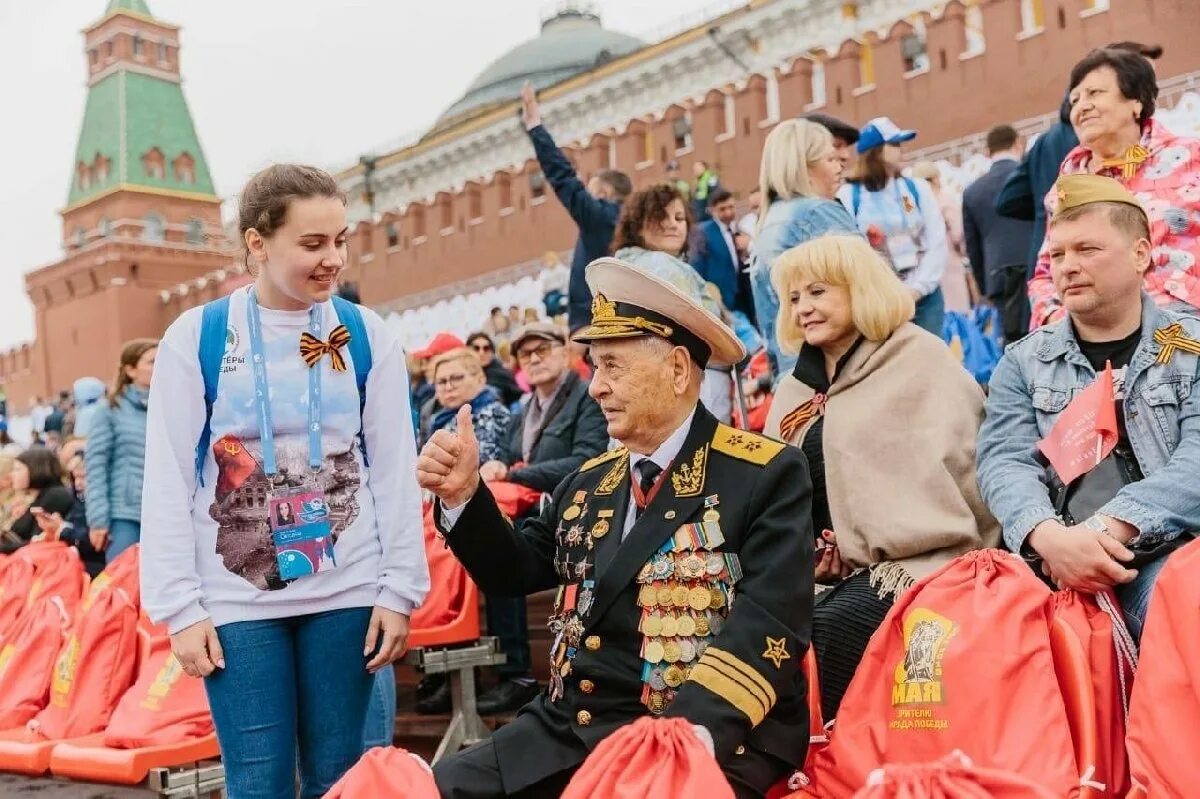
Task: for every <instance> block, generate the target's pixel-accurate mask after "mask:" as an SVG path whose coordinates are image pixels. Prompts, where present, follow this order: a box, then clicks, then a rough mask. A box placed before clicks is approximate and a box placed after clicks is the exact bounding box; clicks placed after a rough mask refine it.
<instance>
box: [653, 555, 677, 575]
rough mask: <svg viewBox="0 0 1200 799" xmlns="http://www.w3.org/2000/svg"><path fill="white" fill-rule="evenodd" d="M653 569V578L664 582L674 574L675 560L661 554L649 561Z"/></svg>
mask: <svg viewBox="0 0 1200 799" xmlns="http://www.w3.org/2000/svg"><path fill="white" fill-rule="evenodd" d="M650 562H651V564H652V565H653V569H654V577H655V578H656V579H659V580H666V579H667V578H668V577H670V576H671V575H672V574H674V573H675V560H674V559H673V558H672V557H671V556H670V555H667V554H664V553H662V552H660V553H658V554H657V555H655V556H654V557H653V558H651V559H650Z"/></svg>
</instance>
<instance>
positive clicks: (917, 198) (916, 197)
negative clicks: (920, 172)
mask: <svg viewBox="0 0 1200 799" xmlns="http://www.w3.org/2000/svg"><path fill="white" fill-rule="evenodd" d="M903 178H904V182H905V184H907V186H908V192H909V194H911V195H912V196H913V202H914V203H916V204H917V210H918V211H920V210H921V192H919V191H917V182H916V181H915V180H913V179H912V178H910V177H908V176H907V175H904V176H903Z"/></svg>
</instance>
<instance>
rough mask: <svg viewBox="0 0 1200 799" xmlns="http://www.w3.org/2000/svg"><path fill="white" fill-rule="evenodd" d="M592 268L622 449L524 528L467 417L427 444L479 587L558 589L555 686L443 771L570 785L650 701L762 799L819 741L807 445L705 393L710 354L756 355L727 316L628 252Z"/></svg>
mask: <svg viewBox="0 0 1200 799" xmlns="http://www.w3.org/2000/svg"><path fill="white" fill-rule="evenodd" d="M587 278H588V284H589V286H590V288H591V289H592V291H593V292H594V296H595V299H594V301H593V307H592V317H593V321H592V324H591V325H590V326H588V327H586V328H584V329H583V330H581V331H579V332H578V333H577V334H576V338H577V339H578V340H580V341H582V342H585V343H587V344H588V345H590V347H591V355H592V360H593V361H594V362H595V364H596V373H595V375H594V377H593V378H592V384H591V388H590V391H591V395H592V396H593V397H594V398H595V399H596V400H597V401H598V402H599V403H600V407H601V408H602V409H603V411H604V415H605V419H606V420H607V422H608V432H609V434H610V435H611V436H612V437H613V438H615V439H617V441H619V442H620V443H621V444H622V446H621V448H619V449H616V450H613V451H611V452H608V453H606V454H604V455H601V456H599V457H597V458H594V459H593V460H591V461H588V462H587V463H585V464H584V465H583V466H582V467H581V468H580V469H579V470H578V471H576V472H574V473H573V474H572V475H571V476H569V477H568V478H567V479H566V480H564V481H563V482H562V484H561V485H560V486H559V487H558V488H557V489H556V490H555V492H554V496H553V499H552V501H551V502H550V503H549V504H548V505H547V506H546V507H545V509H544V510H543V511H542V513H541V515H540V516H539V517H538V518H536V519H532V520H530V521H527V522H525V523H524V524H523V525H521V526H520V527H519V528H517V527H514V526H513V525H512V523H510V522H509V521H508V520H507V519H505V518H504V517H503V516H502V515H501V513H500V512H499V510H498V509H497V508H496V503H495V501H494V500H493V499H492V496H491V494H490V493H489V492H488V490H487V487H486V485H484V484H483V483H481V481H480V480H479V475H478V472H477V471H476V469H475V468H474V464H475V463H476V461H474V460H472V459H473V458H476V457H477V454H476V450H475V447H476V446H477V444H476V442H475V440H474V436H473V431H472V430H471V426H470V414H462V415H460V418H459V427H458V433H449V432H447V431H442V432H439V433H437V434H435V436H434V437H433V438H432V439H431V440H430V442H429V444H428V445H427V446H426V447H425V449H424V450H423V451H422V453H421V457H420V458H419V459H418V463H417V479H418V481H419V482H420V484H421V485H422V486H423V487H424V488H426V489H428V490H430V491H432V492H433V493H434V494H435V495H436V496H437V498H438V503H437V507H435V509H434V514H435V519H437V520H438V523H439V526H440V527H441V529H442V531H443V533H444V534H445V536H446V542H447V543H448V544H449V546H450V548H451V549H452V550H453V551H454V554H455V555H456V556H457V557H458V558H459V559H460V560H461V561H462V562H463V564H464V565H465V566H466V567H467V570H468V571H469V572H470V573H471V576H472V577H473V578H474V579H475V580H476V581H477V582H478V583H479V585H480V587H482V588H483V589H484V590H485V591H488V592H494V593H508V594H513V595H523V594H527V593H531V592H534V591H541V590H545V589H547V588H553V587H555V586H558V595H557V598H556V600H555V603H554V610H553V615H552V617H551V619H550V629H551V631H552V632H553V633H554V635H555V639H554V643H553V646H552V650H551V663H550V666H551V684H550V688H549V690H548V691H547V692H546V693H544V694H542V695H540V696H538V697H537V698H536V699H534V700H533V701H532V702H530V703H529V704H528V705H526V706H525V707H524V708H523V709H522V711H521V712H520V714H519V715H518V716H517V718H516V720H514V721H513V722H512V723H511V724H508V725H506V726H504V727H501V728H500V729H499V730H498V731H497V732H496V733H495V734H494V735H493V736H492V737H491V738H490V739H488V740H487V741H484V742H482V743H480V744H477V745H475V746H473V747H471V748H470V749H467V750H465V751H463V752H460V753H458V754H457V755H454V756H451V757H448V758H446V759H445V760H442V761H441V762H440V763H438V764H437V766H436V767H435V768H434V776H435V778H436V779H437V782H438V788H439V790H440V791H441V793H442V796H443V797H449V798H450V799H456V798H458V797H474V798H475V799H483V798H485V797H497V799H499V797H503V796H508V795H514V794H518V793H519V795H520V796H523V797H541V796H546V797H550V796H555V797H557V796H559V795H560V793H561V792H562V790H563V788H564V787H565V785H566V784H567V782H568V781H569V780H570V778H571V776H572V775H573V774H574V772H575V771H576V770H577V769H578V768H579V766H580V765H581V764H582V762H583V761H584V759H585V758H586V757H587V756H588V754H589V753H590V752H591V751H592V750H594V749H595V748H596V746H597V745H598V744H599V743H600V741H602V740H603V739H604V738H605V737H606V736H607V735H609V734H610V733H611V732H613V731H614V730H615V729H617V728H618V727H620V726H622V725H624V724H627V723H629V722H631V721H633V720H634V719H636V718H638V717H639V716H643V715H646V714H654V715H662V716H673V717H680V718H683V719H686V720H687V721H688V722H690V723H691V724H692V728H693V730H694V731H695V733H696V735H697V737H698V738H699V739H700V740H701V742H703V743H704V745H705V746H706V747H710V746H711V749H710V751H712V752H713V753H714V756H715V758H716V760H717V762H718V763H719V764H720V765H721V768H722V769H723V770H724V772H725V775H726V777H728V779H729V781H730V784H731V785H732V786H733V789H734V791H735V793H736V795H737V796H739V797H750V796H754V797H759V796H762V795H763V794H764V793H765V792H766V791H767V789H768V788H770V787H771V786H772V785H773V784H775V783H776V782H778V781H779V780H780V779H781V778H782V777H783V776H784V775H786V774H788V773H789V772H790V771H791V770H792V769H793V768H794V764H796V763H801V762H803V760H804V754H805V751H806V749H807V746H808V710H807V706H806V703H805V679H804V675H803V671H802V669H801V660H802V659H803V657H804V653H805V651H806V650H807V648H808V645H809V635H810V631H811V616H812V603H813V532H812V526H811V521H810V519H811V496H812V484H811V481H810V479H809V475H808V469H807V465H806V462H805V460H804V457H803V455H802V453H800V451H799V450H797V449H795V448H792V447H787V446H784V445H782V444H779V443H778V442H774V441H771V440H769V439H766V438H763V437H761V436H758V435H755V434H753V433H748V432H745V431H741V430H736V429H733V428H731V427H727V426H725V425H723V424H720V423H718V422H717V420H716V419H715V418H713V416H712V415H711V414H709V413H708V412H707V411H706V410H705V409H704V407H703V406H702V405H700V403H699V396H700V383H701V380H702V377H703V373H704V367H705V366H706V365H707V364H709V362H711V363H712V364H714V365H728V364H731V363H737V362H738V361H740V360H741V359H742V358H743V357H744V356H745V350H744V349H743V348H742V346H741V344H740V343H739V342H738V340H737V338H736V337H735V336H734V335H733V332H732V331H731V330H729V328H727V327H726V326H725V325H724V324H722V323H721V322H720V321H719V320H718V319H716V318H715V317H714V316H712V315H711V314H709V313H708V312H707V311H705V310H704V309H703V308H701V307H700V305H699V304H698V303H696V302H695V301H694V300H692V299H691V298H689V297H688V296H686V295H684V294H683V293H682V292H680V291H679V290H677V289H675V288H674V287H673V286H671V285H670V284H668V283H666V282H665V281H663V280H661V279H659V278H657V277H654V276H653V275H649V274H646V273H644V272H642V271H640V270H638V269H637V268H635V267H633V266H631V265H629V264H625V263H623V262H620V261H617V260H615V259H612V258H602V259H599V260H598V261H596V262H594V263H592V264H591V265H589V267H588V271H587ZM735 597H736V601H734V598H735Z"/></svg>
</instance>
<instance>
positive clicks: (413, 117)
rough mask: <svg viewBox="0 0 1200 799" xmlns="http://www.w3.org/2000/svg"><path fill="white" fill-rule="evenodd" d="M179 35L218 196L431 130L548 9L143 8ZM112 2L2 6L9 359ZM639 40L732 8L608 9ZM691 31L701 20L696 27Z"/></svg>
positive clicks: (405, 5)
mask: <svg viewBox="0 0 1200 799" xmlns="http://www.w3.org/2000/svg"><path fill="white" fill-rule="evenodd" d="M148 3H149V6H150V10H151V12H152V13H153V14H154V15H155V16H156V17H158V18H159V19H161V20H164V21H166V22H171V23H174V24H176V25H181V26H182V27H183V30H182V32H181V37H182V67H183V78H184V92H185V94H186V96H187V100H188V103H189V105H190V107H191V111H192V116H193V118H194V119H195V122H196V128H197V131H198V133H199V135H200V142H201V145H202V146H203V147H204V154H205V156H206V157H207V159H208V165H209V168H210V169H211V170H212V174H213V177H214V179H215V180H216V185H217V191H218V192H219V193H220V194H221V196H222V197H227V196H229V195H231V194H235V193H236V192H237V190H238V188H239V187H240V185H241V183H242V182H243V181H244V180H245V179H246V178H247V177H248V176H249V175H250V174H251V173H252V172H253V171H254V170H256V169H258V168H260V167H262V166H264V165H266V164H267V163H269V162H271V161H289V160H296V161H305V162H311V163H316V164H319V165H322V166H326V167H330V168H334V167H340V166H343V165H345V164H347V163H352V162H354V161H356V160H357V158H358V155H359V154H361V153H363V152H367V151H371V150H378V149H380V146H381V145H382V144H384V143H386V142H389V141H392V140H395V139H396V138H398V137H400V136H402V135H403V134H405V133H407V132H409V131H411V130H415V129H417V128H420V127H423V126H425V125H428V124H429V123H430V122H431V121H432V120H434V119H435V118H436V117H437V116H438V114H439V113H441V111H443V110H444V109H445V108H446V107H447V106H449V105H450V104H451V103H453V102H454V101H455V100H456V99H458V97H459V96H460V95H461V94H462V92H463V90H464V89H465V88H466V87H467V85H468V84H470V82H471V81H472V80H473V79H474V77H475V76H476V75H477V74H478V73H479V72H480V70H482V69H483V67H484V66H486V65H487V64H488V63H490V62H491V61H492V60H493V59H495V58H496V57H497V56H499V55H501V54H502V53H504V52H505V51H507V50H508V49H509V48H511V47H512V46H514V45H516V44H517V43H519V42H521V41H524V40H526V39H529V38H532V37H534V36H536V35H537V32H538V24H539V19H540V17H541V14H542V12H544V11H546V10H547V9H549V8H552V7H553V6H554V4H553V3H547V2H546V0H434V1H433V2H417V1H416V0H334V1H332V2H317V0H148ZM106 4H107V0H38V1H37V2H34V3H27V2H17V1H16V0H0V31H4V32H5V33H6V43H5V46H4V47H2V48H0V109H3V112H2V116H3V119H4V124H3V127H2V128H0V181H2V185H3V189H2V190H0V219H3V226H4V229H5V230H6V231H7V235H6V236H5V238H6V240H7V241H8V245H7V246H5V247H4V249H3V252H4V257H3V259H2V260H0V348H8V347H10V346H12V345H14V344H17V343H20V342H21V341H24V340H27V339H29V338H30V337H31V336H32V332H33V311H32V308H31V306H30V305H29V302H28V299H27V298H26V296H25V291H24V284H23V281H22V275H23V274H24V273H25V272H28V271H30V270H31V269H34V268H36V267H39V266H43V265H45V264H47V263H51V262H53V261H54V260H56V259H57V258H58V257H59V256H60V254H61V247H60V241H61V235H62V228H61V219H60V217H59V216H58V211H59V210H60V209H61V208H62V207H63V206H64V205H65V203H66V197H67V188H68V185H69V179H70V178H69V175H70V172H71V167H72V159H73V157H74V153H75V144H76V139H77V137H78V135H79V126H80V124H81V122H82V117H83V105H84V99H85V96H86V91H87V89H86V86H85V75H86V70H85V64H84V56H83V36H82V34H81V33H80V31H81V30H82V29H83V28H84V27H86V26H87V25H89V24H90V23H92V22H94V21H96V20H97V19H99V17H100V16H101V15H102V13H103V12H104V8H105V6H106ZM597 5H598V6H599V7H600V10H601V13H602V15H603V18H604V24H605V26H606V27H609V28H613V29H616V30H620V31H623V32H626V33H632V34H634V35H639V36H643V37H647V36H653V35H654V34H656V33H661V32H662V31H663V29H664V27H672V26H673V25H674V23H675V22H676V21H678V20H680V19H681V18H684V17H689V16H692V17H695V16H697V15H701V14H704V12H706V11H708V10H710V9H711V10H712V11H713V13H715V11H716V10H719V9H720V8H723V7H727V6H728V5H730V3H728V2H722V0H717V1H716V2H714V0H653V2H647V1H646V0H599V2H598V3H597ZM695 21H696V22H698V21H699V19H695Z"/></svg>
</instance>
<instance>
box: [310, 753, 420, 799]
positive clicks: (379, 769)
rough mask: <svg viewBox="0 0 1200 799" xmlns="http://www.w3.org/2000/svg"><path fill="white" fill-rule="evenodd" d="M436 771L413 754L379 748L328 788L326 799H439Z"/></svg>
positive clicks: (363, 757)
mask: <svg viewBox="0 0 1200 799" xmlns="http://www.w3.org/2000/svg"><path fill="white" fill-rule="evenodd" d="M438 796H439V794H438V788H437V783H435V782H434V781H433V769H431V768H429V766H428V765H427V764H426V763H425V761H424V760H422V759H421V758H420V757H419V756H417V755H414V754H413V753H412V752H407V751H405V750H404V749H401V748H399V747H396V746H386V747H385V746H377V747H375V748H374V749H372V750H370V751H369V752H367V753H366V754H365V755H363V756H362V758H361V759H360V760H359V761H358V762H357V763H355V764H354V767H353V768H351V769H350V770H349V771H347V772H346V773H345V774H343V775H342V778H341V779H340V780H338V781H337V783H335V784H334V786H333V787H332V788H330V789H329V793H327V794H325V799H364V798H365V797H371V799H438Z"/></svg>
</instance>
